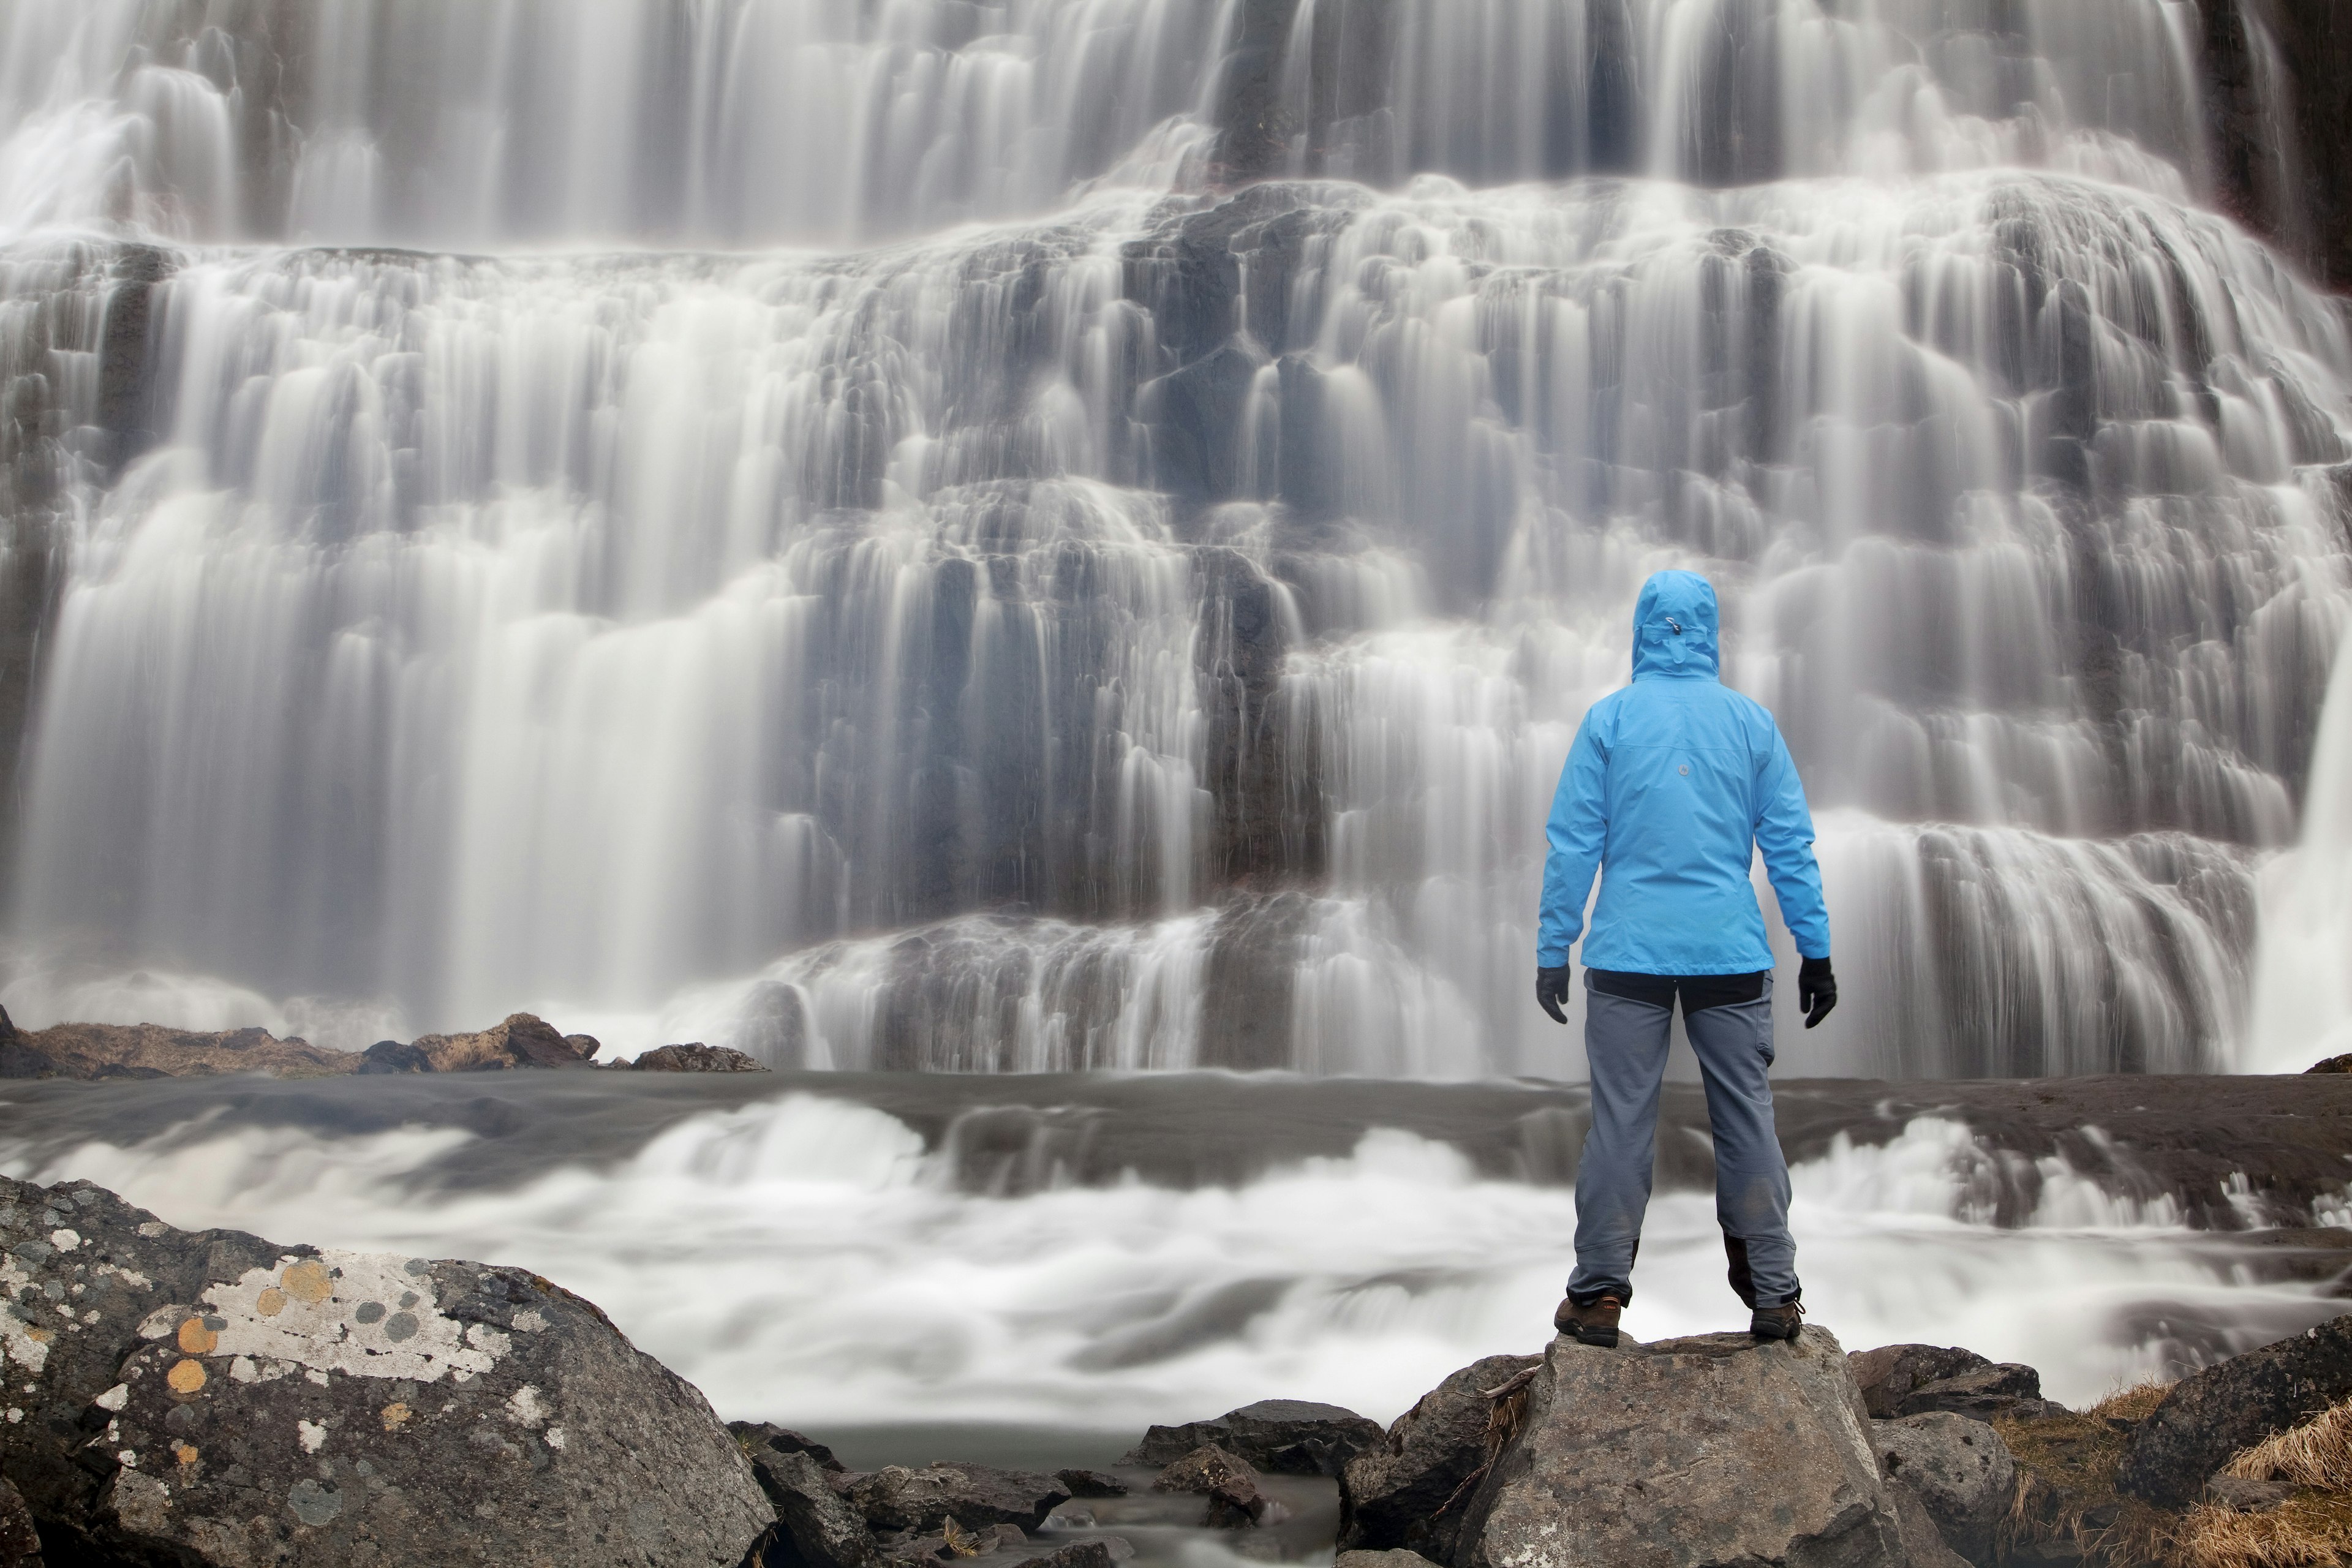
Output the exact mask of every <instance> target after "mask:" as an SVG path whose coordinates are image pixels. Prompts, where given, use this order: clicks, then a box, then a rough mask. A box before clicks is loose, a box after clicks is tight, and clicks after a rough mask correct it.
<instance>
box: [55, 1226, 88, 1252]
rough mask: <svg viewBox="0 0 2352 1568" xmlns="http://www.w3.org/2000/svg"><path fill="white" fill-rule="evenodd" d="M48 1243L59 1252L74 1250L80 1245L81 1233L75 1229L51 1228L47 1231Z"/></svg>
mask: <svg viewBox="0 0 2352 1568" xmlns="http://www.w3.org/2000/svg"><path fill="white" fill-rule="evenodd" d="M49 1245H50V1246H51V1247H56V1248H57V1249H58V1251H59V1252H73V1251H76V1250H78V1249H79V1247H81V1233H80V1232H79V1231H76V1230H53V1231H51V1232H49Z"/></svg>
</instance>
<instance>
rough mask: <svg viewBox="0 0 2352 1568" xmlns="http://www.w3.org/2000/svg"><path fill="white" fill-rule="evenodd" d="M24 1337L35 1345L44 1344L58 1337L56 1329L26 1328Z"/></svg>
mask: <svg viewBox="0 0 2352 1568" xmlns="http://www.w3.org/2000/svg"><path fill="white" fill-rule="evenodd" d="M25 1337H26V1339H28V1340H30V1341H32V1342H34V1343H35V1344H37V1345H45V1344H47V1343H48V1342H50V1341H51V1340H54V1339H56V1338H57V1337H58V1331H57V1330H55V1329H26V1331H25Z"/></svg>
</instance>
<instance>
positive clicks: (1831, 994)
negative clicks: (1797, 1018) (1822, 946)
mask: <svg viewBox="0 0 2352 1568" xmlns="http://www.w3.org/2000/svg"><path fill="white" fill-rule="evenodd" d="M1836 1005H1837V976H1836V975H1834V974H1832V973H1830V961H1829V960H1828V959H1826V958H1809V959H1807V960H1805V962H1804V963H1801V964H1799V965H1798V966H1797V1006H1798V1007H1799V1008H1800V1009H1801V1011H1802V1012H1803V1013H1804V1015H1805V1027H1807V1028H1808V1029H1810V1028H1811V1027H1813V1026H1815V1025H1817V1024H1819V1023H1820V1022H1821V1021H1822V1019H1823V1018H1826V1017H1828V1016H1830V1009H1831V1008H1832V1007H1834V1006H1836Z"/></svg>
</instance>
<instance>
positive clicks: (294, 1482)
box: [0, 1180, 774, 1568]
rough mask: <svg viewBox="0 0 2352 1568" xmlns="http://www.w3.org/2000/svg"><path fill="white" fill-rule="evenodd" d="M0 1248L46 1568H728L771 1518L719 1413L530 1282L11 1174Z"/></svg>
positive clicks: (15, 1414)
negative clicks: (115, 1566)
mask: <svg viewBox="0 0 2352 1568" xmlns="http://www.w3.org/2000/svg"><path fill="white" fill-rule="evenodd" d="M0 1247H5V1251H4V1252H0V1286H5V1293H6V1295H8V1296H9V1297H12V1298H14V1300H11V1301H9V1302H6V1303H5V1305H0V1351H5V1357H6V1360H7V1362H8V1363H9V1366H8V1390H7V1394H6V1396H5V1404H6V1407H7V1420H6V1423H5V1425H0V1468H5V1471H6V1473H7V1474H8V1475H9V1476H10V1477H11V1478H12V1479H15V1480H16V1483H17V1484H18V1486H19V1487H20V1488H21V1489H23V1491H24V1493H25V1497H26V1501H27V1503H28V1504H30V1506H31V1508H32V1510H33V1512H34V1515H35V1517H36V1518H37V1520H38V1521H39V1522H40V1527H41V1531H42V1533H43V1535H44V1537H45V1539H47V1541H48V1542H49V1547H50V1552H51V1555H53V1556H57V1555H60V1554H62V1555H66V1556H68V1558H69V1559H71V1560H85V1559H88V1560H96V1561H100V1562H104V1561H113V1560H118V1559H120V1560H128V1561H136V1562H142V1563H143V1562H151V1561H152V1562H166V1561H168V1562H172V1563H178V1564H182V1565H183V1568H209V1565H212V1564H221V1565H223V1568H226V1565H228V1564H236V1565H238V1568H258V1565H263V1564H267V1565H268V1568H302V1565H310V1564H319V1565H321V1568H324V1565H330V1564H333V1565H341V1564H345V1563H424V1562H452V1561H470V1560H482V1561H505V1560H512V1561H515V1562H519V1563H528V1562H535V1561H540V1560H541V1559H545V1558H551V1557H552V1558H555V1559H559V1560H561V1561H563V1562H565V1563H582V1564H593V1563H611V1564H615V1565H617V1564H622V1563H630V1564H642V1563H646V1562H648V1561H656V1562H660V1563H679V1564H708V1565H709V1568H735V1564H737V1563H740V1561H741V1559H742V1557H743V1555H744V1552H745V1551H746V1549H747V1548H749V1547H750V1546H751V1545H752V1543H753V1542H755V1541H757V1540H758V1539H759V1537H760V1536H761V1533H762V1531H765V1530H766V1529H767V1527H768V1525H769V1524H770V1522H771V1521H772V1519H773V1517H774V1514H773V1510H772V1508H771V1507H770V1505H769V1503H768V1501H767V1500H766V1498H765V1497H764V1496H763V1495H762V1494H761V1490H760V1488H759V1485H758V1483H757V1481H756V1480H755V1479H754V1478H753V1476H752V1474H751V1467H750V1465H749V1464H748V1463H747V1462H746V1461H745V1459H744V1457H743V1455H742V1453H741V1451H740V1449H738V1448H737V1447H736V1446H735V1444H734V1442H733V1441H732V1440H731V1439H730V1437H729V1436H728V1434H727V1431H726V1428H725V1427H723V1426H720V1425H719V1421H718V1418H717V1417H716V1416H715V1415H712V1414H711V1412H710V1407H709V1405H708V1404H707V1403H706V1402H705V1401H704V1400H703V1398H702V1396H701V1395H700V1394H698V1393H697V1392H696V1391H695V1390H694V1389H693V1388H692V1387H690V1386H689V1385H688V1384H686V1383H684V1382H682V1381H681V1380H679V1379H678V1378H677V1377H676V1376H674V1375H673V1374H671V1373H669V1372H668V1371H667V1370H666V1369H665V1368H663V1367H662V1366H661V1365H660V1364H659V1363H656V1362H655V1361H654V1360H653V1359H652V1358H650V1357H648V1356H646V1355H643V1354H641V1353H640V1352H637V1351H636V1350H635V1348H633V1347H632V1346H631V1345H630V1344H629V1342H627V1341H626V1340H625V1339H624V1338H623V1337H622V1336H621V1334H620V1333H619V1331H616V1330H615V1329H614V1327H613V1326H612V1324H611V1323H610V1322H609V1321H606V1320H605V1318H604V1315H603V1314H602V1313H601V1312H599V1311H598V1310H596V1309H595V1308H594V1307H593V1306H592V1305H591V1304H589V1303H588V1302H586V1301H583V1300H581V1299H579V1298H578V1297H576V1296H572V1295H571V1294H569V1293H568V1292H566V1291H563V1290H562V1289H558V1288H557V1287H555V1286H553V1285H551V1284H549V1283H548V1282H547V1281H546V1280H544V1279H538V1278H536V1277H535V1276H533V1275H530V1274H529V1273H526V1272H524V1271H523V1270H520V1269H515V1268H485V1267H483V1266H480V1265H478V1264H470V1263H457V1262H447V1261H431V1260H427V1259H424V1258H397V1257H390V1256H383V1255H375V1254H364V1253H353V1252H336V1251H320V1250H315V1249H312V1248H310V1247H278V1246H276V1245H273V1244H271V1243H269V1242H266V1241H263V1240H261V1239H260V1238H258V1237H251V1236H247V1235H243V1234H241V1233H238V1232H233V1231H215V1232H198V1233H193V1234H192V1233H188V1232H184V1231H178V1230H174V1229H173V1228H172V1227H171V1226H166V1225H164V1224H163V1223H162V1222H161V1221H159V1220H157V1219H156V1218H155V1217H154V1216H153V1215H149V1214H145V1213H143V1212H142V1211H140V1210H137V1209H134V1208H131V1207H130V1206H129V1205H125V1204H123V1203H122V1202H121V1200H120V1199H118V1198H116V1197H114V1196H113V1195H112V1194H109V1193H106V1192H104V1191H103V1190H102V1189H100V1188H97V1187H93V1186H90V1185H89V1184H69V1185H65V1186H59V1187H56V1188H49V1189H44V1188H40V1187H36V1186H31V1185H28V1184H23V1183H18V1182H12V1181H5V1180H0Z"/></svg>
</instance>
